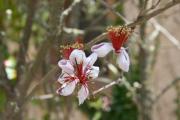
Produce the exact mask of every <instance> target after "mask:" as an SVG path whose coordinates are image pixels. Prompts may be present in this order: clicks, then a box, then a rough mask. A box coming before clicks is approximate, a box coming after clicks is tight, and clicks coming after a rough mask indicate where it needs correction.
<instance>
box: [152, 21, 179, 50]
mask: <svg viewBox="0 0 180 120" xmlns="http://www.w3.org/2000/svg"><path fill="white" fill-rule="evenodd" d="M150 22H151V23H152V24H153V25H154V27H155V28H156V29H157V30H159V31H160V32H161V33H162V34H163V35H164V36H166V37H167V38H168V40H169V41H170V42H171V43H172V44H173V45H174V46H176V47H177V49H178V50H180V42H179V41H178V40H177V39H176V38H175V37H174V36H173V35H171V33H169V31H168V30H167V29H165V28H164V27H163V26H162V25H160V24H159V23H158V22H157V21H156V20H155V19H152V20H150Z"/></svg>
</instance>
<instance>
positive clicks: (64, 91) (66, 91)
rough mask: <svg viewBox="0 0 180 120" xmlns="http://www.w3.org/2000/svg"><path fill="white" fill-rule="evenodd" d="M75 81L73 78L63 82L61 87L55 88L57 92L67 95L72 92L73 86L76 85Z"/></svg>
mask: <svg viewBox="0 0 180 120" xmlns="http://www.w3.org/2000/svg"><path fill="white" fill-rule="evenodd" d="M76 83H77V81H76V80H74V81H72V82H69V83H64V84H63V85H62V86H61V88H59V89H58V90H57V93H58V94H60V95H63V96H68V95H70V94H72V92H73V91H74V89H75V87H76Z"/></svg>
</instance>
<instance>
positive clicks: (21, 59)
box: [17, 0, 38, 76]
mask: <svg viewBox="0 0 180 120" xmlns="http://www.w3.org/2000/svg"><path fill="white" fill-rule="evenodd" d="M37 2H38V0H29V1H28V13H27V14H28V15H27V19H26V23H25V26H24V30H23V34H22V38H21V40H20V46H19V48H20V50H19V53H18V58H17V59H18V60H17V61H18V63H17V74H18V75H17V76H19V75H21V74H22V71H23V70H22V67H23V65H24V64H25V57H26V53H27V50H28V44H29V40H30V36H31V33H32V25H33V19H34V16H35V12H36V8H37Z"/></svg>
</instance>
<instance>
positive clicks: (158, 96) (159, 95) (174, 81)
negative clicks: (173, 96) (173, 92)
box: [153, 78, 180, 104]
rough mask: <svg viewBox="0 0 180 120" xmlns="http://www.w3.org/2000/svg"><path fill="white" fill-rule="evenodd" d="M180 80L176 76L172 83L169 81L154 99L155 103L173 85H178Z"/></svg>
mask: <svg viewBox="0 0 180 120" xmlns="http://www.w3.org/2000/svg"><path fill="white" fill-rule="evenodd" d="M179 81H180V78H176V79H175V80H173V81H172V82H171V83H169V84H168V85H167V86H166V87H165V88H164V89H163V90H162V91H161V92H160V93H159V94H158V95H157V96H156V97H155V99H154V100H153V104H154V103H155V102H157V101H158V100H159V99H160V98H161V97H162V96H163V95H164V94H165V93H166V92H167V91H168V90H169V89H170V88H171V87H173V86H174V85H176V84H177V83H178V82H179Z"/></svg>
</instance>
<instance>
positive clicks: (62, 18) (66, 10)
mask: <svg viewBox="0 0 180 120" xmlns="http://www.w3.org/2000/svg"><path fill="white" fill-rule="evenodd" d="M80 2H81V0H74V1H73V3H72V4H71V5H70V6H69V7H68V8H67V9H65V10H64V11H63V12H62V13H61V16H60V19H59V26H58V34H61V33H62V31H63V26H64V19H65V17H67V16H68V15H69V13H70V12H71V11H72V10H73V8H74V7H75V6H76V5H77V4H78V3H80Z"/></svg>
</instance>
